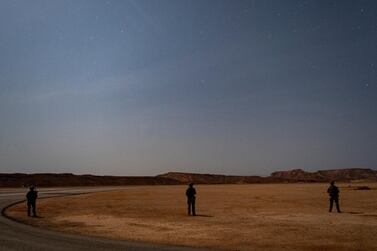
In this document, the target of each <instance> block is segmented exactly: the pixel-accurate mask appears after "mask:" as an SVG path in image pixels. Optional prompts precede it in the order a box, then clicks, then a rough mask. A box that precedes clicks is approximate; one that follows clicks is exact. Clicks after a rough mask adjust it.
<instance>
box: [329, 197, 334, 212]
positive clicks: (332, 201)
mask: <svg viewBox="0 0 377 251" xmlns="http://www.w3.org/2000/svg"><path fill="white" fill-rule="evenodd" d="M333 203H334V199H333V198H330V208H329V212H331V211H332V206H333Z"/></svg>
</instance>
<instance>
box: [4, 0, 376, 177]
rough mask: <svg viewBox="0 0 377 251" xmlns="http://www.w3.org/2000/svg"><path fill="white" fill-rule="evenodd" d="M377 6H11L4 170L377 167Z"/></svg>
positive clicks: (7, 7) (247, 171) (264, 171)
mask: <svg viewBox="0 0 377 251" xmlns="http://www.w3.org/2000/svg"><path fill="white" fill-rule="evenodd" d="M376 13H377V4H376V2H375V1H357V2H356V1H209V0H206V1H180V0H177V1H175V0H174V1H173V0H170V1H166V0H165V1H164V0H162V1H143V0H140V1H111V0H110V1H47V0H46V1H1V3H0V55H1V57H0V172H28V173H34V172H73V173H93V174H114V175H154V174H159V173H163V172H167V171H183V172H204V173H226V174H243V175H254V174H258V175H268V174H269V173H270V172H272V171H276V170H285V169H291V168H303V169H306V170H317V169H326V168H349V167H369V168H376V164H377V155H376V154H375V149H377V132H376V124H377V86H376V84H377V81H376V80H377V46H376V45H377V15H376Z"/></svg>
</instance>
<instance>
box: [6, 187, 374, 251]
mask: <svg viewBox="0 0 377 251" xmlns="http://www.w3.org/2000/svg"><path fill="white" fill-rule="evenodd" d="M338 186H339V188H340V192H341V193H340V204H341V209H342V210H343V213H341V214H338V213H336V212H333V213H329V212H328V196H327V194H326V190H327V187H328V185H327V184H253V185H197V186H196V189H197V193H198V196H197V213H198V214H199V215H198V216H197V217H189V216H187V215H186V198H185V190H186V186H142V187H141V186H139V187H137V186H136V187H128V188H127V189H125V190H121V191H110V192H100V193H92V194H83V195H78V196H68V197H62V198H49V199H43V200H40V201H38V211H39V215H40V216H41V218H31V217H26V211H25V210H26V205H25V203H21V204H18V205H16V206H14V207H12V208H11V209H9V210H8V211H7V214H8V215H10V216H11V217H14V218H17V219H19V220H21V221H23V222H25V223H28V224H32V225H36V226H39V227H44V228H51V229H54V230H58V231H65V232H70V233H79V234H84V235H93V236H101V237H106V238H112V239H114V238H115V239H125V240H136V241H145V242H152V243H163V244H174V245H185V246H200V247H211V248H219V249H225V250H313V251H314V250H316V251H317V250H377V238H376V236H377V183H369V184H360V183H343V184H338ZM360 186H368V187H369V188H371V190H359V189H357V187H360Z"/></svg>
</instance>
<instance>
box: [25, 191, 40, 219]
mask: <svg viewBox="0 0 377 251" xmlns="http://www.w3.org/2000/svg"><path fill="white" fill-rule="evenodd" d="M29 189H30V191H29V192H28V193H27V194H26V198H27V215H28V216H30V213H31V210H32V209H33V217H37V209H36V201H37V198H38V192H37V191H35V187H34V186H31V187H30V188H29Z"/></svg>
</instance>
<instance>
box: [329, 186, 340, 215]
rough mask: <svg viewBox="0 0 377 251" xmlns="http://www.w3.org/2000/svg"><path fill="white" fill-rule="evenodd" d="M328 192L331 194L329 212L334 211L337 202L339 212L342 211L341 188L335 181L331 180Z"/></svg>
mask: <svg viewBox="0 0 377 251" xmlns="http://www.w3.org/2000/svg"><path fill="white" fill-rule="evenodd" d="M327 193H328V194H329V196H330V208H329V212H331V211H332V207H333V204H334V202H335V205H336V210H337V211H338V213H340V208H339V189H338V187H337V186H335V181H331V183H330V186H329V188H328V189H327Z"/></svg>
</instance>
